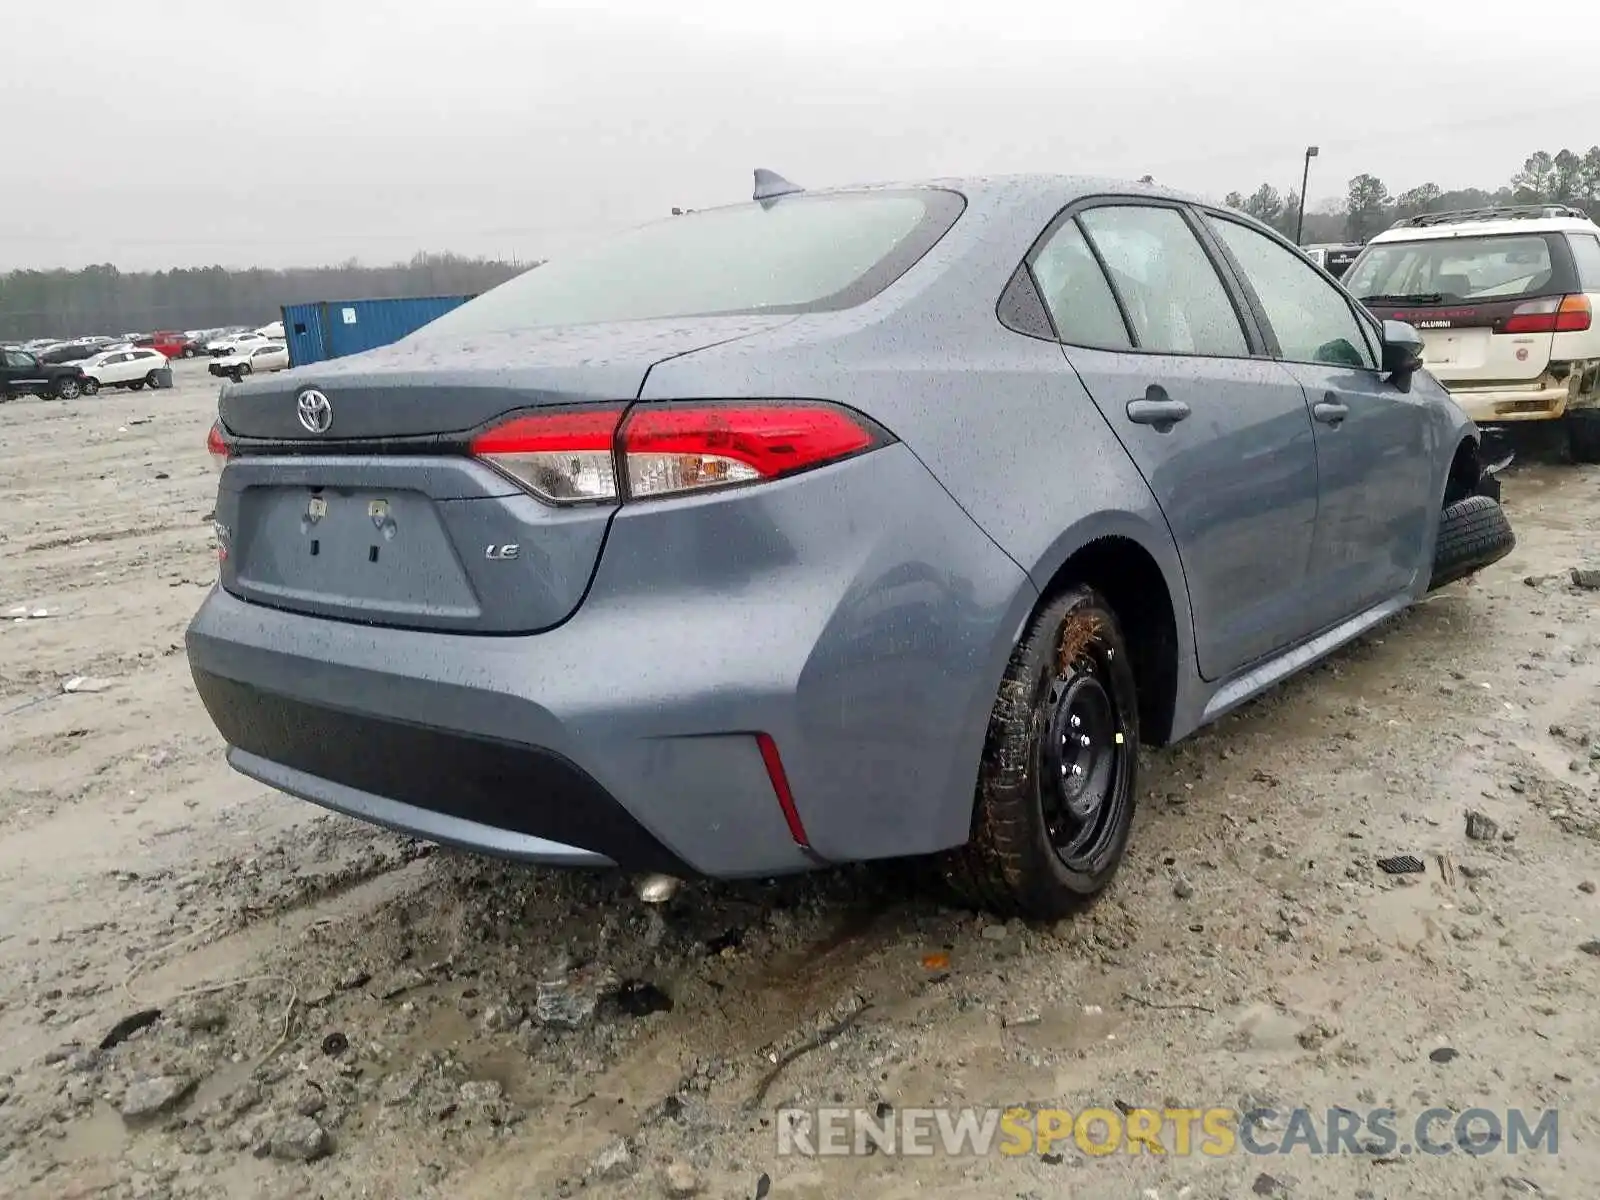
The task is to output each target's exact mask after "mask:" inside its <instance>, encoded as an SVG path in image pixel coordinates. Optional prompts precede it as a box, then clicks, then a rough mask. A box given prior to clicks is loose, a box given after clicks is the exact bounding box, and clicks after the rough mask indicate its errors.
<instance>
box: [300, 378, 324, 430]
mask: <svg viewBox="0 0 1600 1200" xmlns="http://www.w3.org/2000/svg"><path fill="white" fill-rule="evenodd" d="M295 407H296V408H297V409H298V410H299V413H300V424H301V425H303V426H305V429H306V432H308V433H327V432H328V427H329V426H330V425H332V424H333V405H332V404H330V403H328V398H327V397H326V396H324V395H323V394H322V393H321V392H319V391H317V390H316V389H315V388H312V389H311V390H309V391H305V392H301V393H300V399H299V400H298V401H297V402H296V404H295Z"/></svg>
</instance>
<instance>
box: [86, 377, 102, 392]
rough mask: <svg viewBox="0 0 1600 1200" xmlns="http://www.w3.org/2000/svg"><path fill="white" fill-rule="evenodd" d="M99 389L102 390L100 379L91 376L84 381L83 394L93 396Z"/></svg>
mask: <svg viewBox="0 0 1600 1200" xmlns="http://www.w3.org/2000/svg"><path fill="white" fill-rule="evenodd" d="M99 390H100V381H99V380H98V379H95V378H93V377H90V378H88V379H85V380H84V381H83V394H84V395H85V396H93V395H94V394H95V393H96V392H98V391H99Z"/></svg>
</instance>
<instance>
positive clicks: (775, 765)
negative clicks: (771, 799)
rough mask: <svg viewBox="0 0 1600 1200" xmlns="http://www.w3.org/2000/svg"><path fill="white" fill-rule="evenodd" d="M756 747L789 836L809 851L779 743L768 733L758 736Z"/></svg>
mask: <svg viewBox="0 0 1600 1200" xmlns="http://www.w3.org/2000/svg"><path fill="white" fill-rule="evenodd" d="M756 745H757V746H759V747H761V761H762V762H763V763H765V764H766V768H767V778H768V779H770V780H772V790H773V792H775V793H776V794H777V797H778V807H779V808H781V809H783V819H784V820H785V821H787V822H788V824H789V836H790V837H792V838H794V840H795V844H796V845H799V846H805V847H807V848H808V849H809V848H810V846H811V843H810V842H809V841H808V840H807V839H806V827H805V826H804V825H802V824H801V823H800V810H799V809H797V808H796V807H795V806H794V793H793V792H791V791H790V790H789V776H788V775H786V774H785V773H784V770H783V760H782V759H781V758H779V757H778V743H777V742H775V741H773V740H772V736H771V735H770V734H766V733H758V734H756Z"/></svg>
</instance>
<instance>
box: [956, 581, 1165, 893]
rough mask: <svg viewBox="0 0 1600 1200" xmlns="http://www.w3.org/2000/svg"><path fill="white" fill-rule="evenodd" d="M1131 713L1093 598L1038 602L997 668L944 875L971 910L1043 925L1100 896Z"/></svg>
mask: <svg viewBox="0 0 1600 1200" xmlns="http://www.w3.org/2000/svg"><path fill="white" fill-rule="evenodd" d="M1138 763H1139V706H1138V696H1137V692H1136V689H1135V686H1134V678H1133V670H1132V666H1131V664H1130V662H1129V660H1128V654H1127V648H1126V646H1125V645H1124V643H1123V640H1122V631H1121V628H1120V626H1119V625H1118V622H1117V617H1116V614H1115V613H1114V612H1113V611H1112V610H1111V608H1110V606H1109V605H1108V604H1106V602H1105V601H1104V600H1103V599H1102V598H1101V597H1100V596H1099V595H1098V593H1096V592H1095V591H1094V590H1093V589H1091V588H1087V587H1075V588H1072V589H1070V590H1068V591H1066V592H1063V593H1062V594H1061V595H1059V596H1056V597H1055V598H1053V599H1052V600H1050V601H1049V602H1047V603H1046V604H1045V605H1044V606H1043V607H1042V608H1041V609H1040V610H1039V611H1038V612H1037V613H1036V614H1035V615H1034V618H1033V620H1032V622H1030V624H1029V626H1028V628H1027V630H1026V632H1025V633H1024V634H1023V637H1022V640H1021V641H1020V642H1019V643H1018V645H1017V647H1016V650H1015V651H1014V652H1013V653H1012V656H1011V661H1010V663H1009V664H1008V665H1007V668H1006V673H1005V677H1004V679H1003V680H1002V682H1001V685H1000V692H999V695H998V697H997V698H996V700H995V707H994V710H993V712H992V714H991V716H990V719H989V733H988V738H987V741H986V743H985V746H984V753H983V760H982V762H981V764H980V766H979V771H978V788H977V799H976V804H975V810H974V814H973V828H972V836H971V840H970V841H969V842H968V843H967V845H966V846H963V847H961V848H960V849H959V850H956V851H952V852H951V853H950V854H948V855H946V856H945V858H944V860H943V862H942V866H943V870H942V874H943V876H944V878H945V879H946V880H947V881H948V882H949V883H950V884H951V885H952V886H953V887H954V888H955V890H956V891H957V892H958V893H959V894H960V895H961V896H962V897H963V898H964V899H966V900H968V901H969V902H970V903H973V904H976V905H978V906H979V907H982V908H986V909H990V910H992V911H995V912H999V913H1003V914H1015V915H1019V916H1025V917H1031V918H1036V919H1041V920H1049V919H1053V918H1056V917H1060V916H1064V915H1066V914H1067V913H1069V912H1071V911H1073V910H1074V909H1076V908H1078V907H1080V906H1082V905H1083V904H1084V903H1086V902H1088V901H1090V900H1092V899H1093V898H1094V897H1095V896H1097V895H1099V894H1100V893H1101V892H1102V891H1103V890H1104V889H1105V887H1106V885H1107V884H1109V883H1110V882H1111V879H1112V877H1113V876H1114V875H1115V874H1116V870H1117V867H1118V866H1119V865H1120V864H1121V862H1122V856H1123V852H1124V851H1125V850H1126V848H1127V844H1128V834H1129V832H1130V830H1131V829H1132V825H1133V813H1134V806H1135V798H1136V793H1137V787H1138Z"/></svg>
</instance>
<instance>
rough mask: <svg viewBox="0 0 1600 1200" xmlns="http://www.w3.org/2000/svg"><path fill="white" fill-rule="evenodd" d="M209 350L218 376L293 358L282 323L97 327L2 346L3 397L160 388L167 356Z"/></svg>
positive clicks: (279, 365) (272, 367) (278, 366)
mask: <svg viewBox="0 0 1600 1200" xmlns="http://www.w3.org/2000/svg"><path fill="white" fill-rule="evenodd" d="M198 355H209V356H211V357H212V359H213V361H212V362H211V363H210V371H211V373H212V374H213V375H217V376H221V377H225V378H229V379H235V380H238V379H243V378H244V377H245V376H246V375H259V374H264V373H267V372H270V371H281V370H284V369H285V368H287V367H288V365H289V348H288V346H287V344H286V343H285V342H284V341H283V323H282V322H281V321H275V322H273V323H271V324H269V325H263V326H261V327H259V328H256V329H245V328H237V327H230V328H226V329H191V330H187V331H178V330H157V331H156V332H154V333H130V334H124V335H123V337H121V338H120V339H119V338H113V337H110V336H108V335H105V334H93V335H86V336H82V337H76V338H72V339H70V340H66V341H58V340H53V339H50V338H35V339H33V340H31V341H27V342H23V343H21V344H18V345H7V346H3V347H0V401H3V400H8V399H11V398H12V397H14V396H21V395H37V396H42V397H48V398H52V399H62V400H71V399H75V398H76V397H78V396H80V395H89V396H92V395H94V394H95V393H97V392H99V391H100V390H101V389H102V388H125V389H127V390H129V391H138V390H140V389H141V388H145V387H159V386H160V385H161V383H162V382H163V380H164V379H165V376H164V375H163V374H162V372H163V371H165V369H166V368H167V367H168V365H169V362H170V360H172V359H175V358H194V357H196V356H198Z"/></svg>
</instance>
